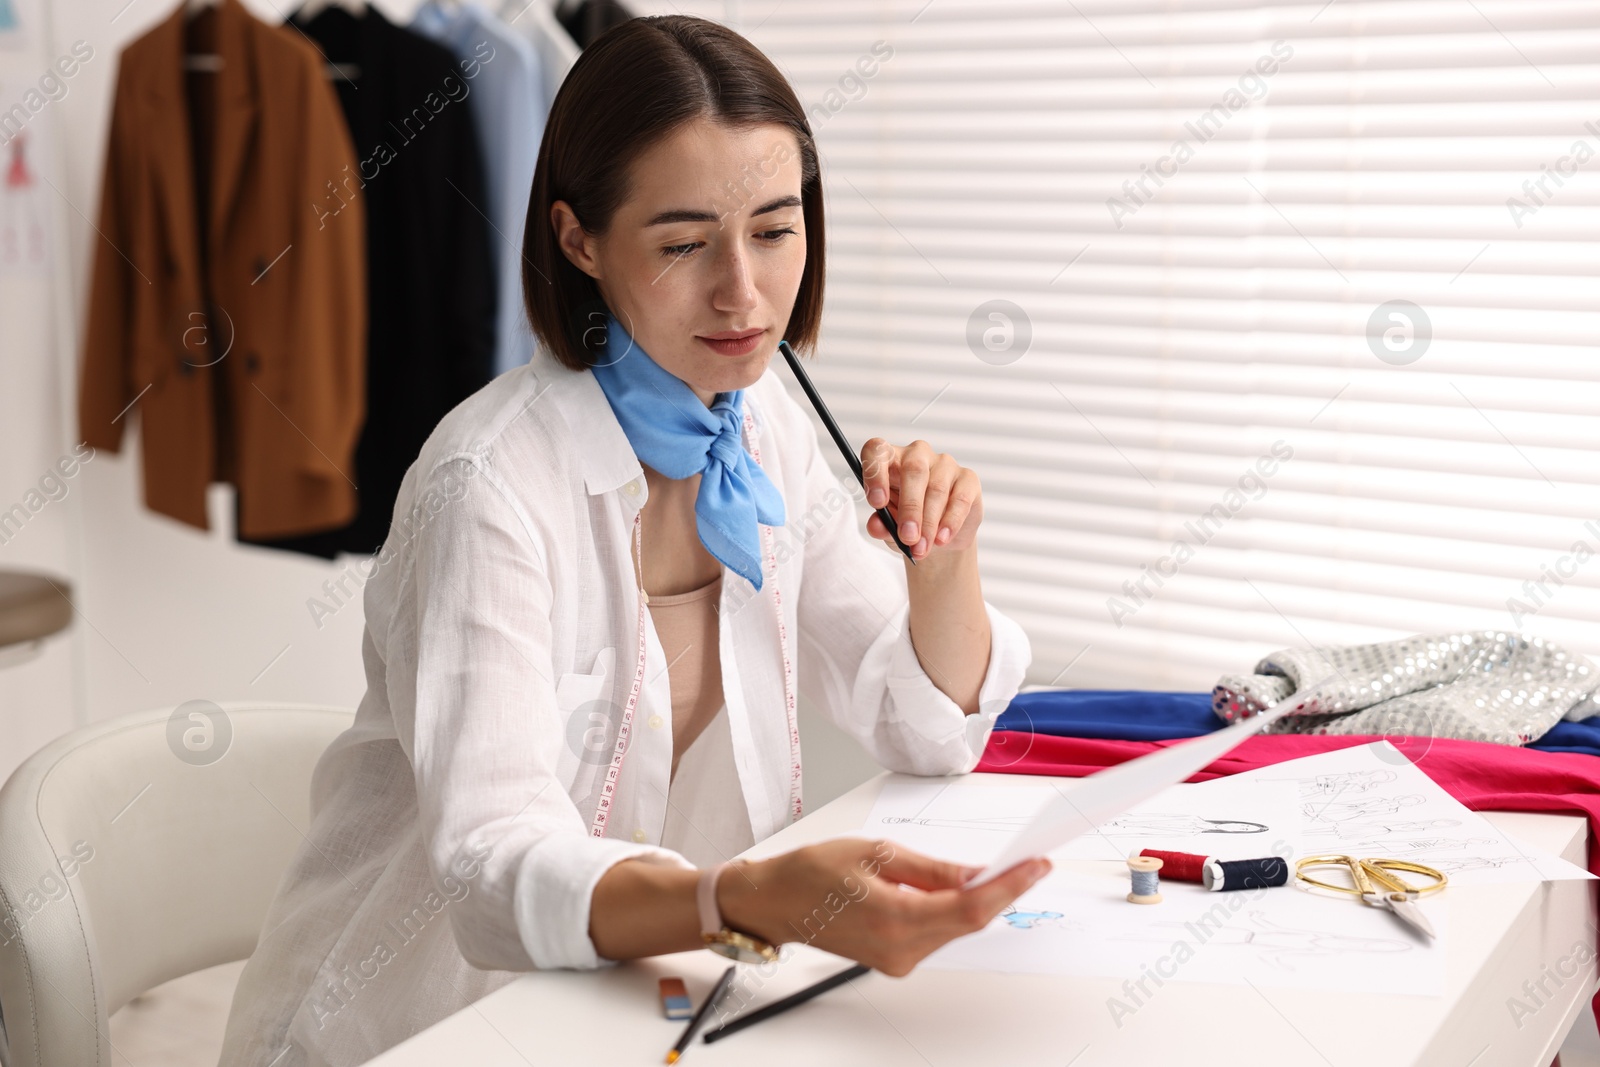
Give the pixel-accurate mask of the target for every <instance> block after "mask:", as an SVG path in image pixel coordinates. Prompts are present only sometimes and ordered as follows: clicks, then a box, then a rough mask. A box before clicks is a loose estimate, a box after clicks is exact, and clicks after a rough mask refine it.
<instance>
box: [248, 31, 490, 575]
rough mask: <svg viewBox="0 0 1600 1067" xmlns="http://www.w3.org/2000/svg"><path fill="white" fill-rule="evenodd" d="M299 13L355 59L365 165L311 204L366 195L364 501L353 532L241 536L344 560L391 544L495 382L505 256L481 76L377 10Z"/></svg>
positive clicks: (341, 89)
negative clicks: (402, 517)
mask: <svg viewBox="0 0 1600 1067" xmlns="http://www.w3.org/2000/svg"><path fill="white" fill-rule="evenodd" d="M290 19H291V21H292V22H293V23H294V25H295V26H297V27H299V28H300V29H301V30H302V31H304V33H305V34H306V35H307V36H308V37H310V38H311V39H312V40H313V41H315V42H316V43H317V45H318V46H319V47H320V48H321V49H322V52H323V54H324V55H325V56H326V57H327V58H328V60H329V61H330V62H331V63H334V64H351V65H353V66H354V67H355V69H354V70H353V71H351V70H346V71H345V73H346V74H348V77H346V76H345V75H344V74H339V73H333V72H331V71H330V76H331V77H332V79H333V84H334V86H335V87H336V89H337V90H338V94H339V102H340V104H341V105H343V108H344V114H345V118H346V120H347V121H348V122H349V124H350V133H351V137H352V139H353V140H354V142H355V147H356V157H357V160H358V170H359V173H343V174H330V175H328V182H329V184H328V186H327V187H326V188H327V197H326V199H325V200H324V201H323V202H322V203H321V204H319V205H316V206H315V207H314V208H313V207H312V206H310V205H307V206H306V207H304V208H302V209H301V210H308V211H310V210H314V211H316V212H317V213H318V215H319V218H320V221H321V223H322V225H323V226H325V227H328V228H332V227H335V226H338V225H339V224H340V222H341V219H340V217H339V211H340V208H341V205H342V204H343V203H344V202H345V201H348V200H349V199H350V198H351V197H352V195H354V191H357V190H359V193H360V195H362V196H363V197H364V198H365V205H366V222H367V297H368V300H367V303H368V333H367V417H366V423H365V425H364V427H363V429H362V431H361V439H360V442H359V443H358V444H357V446H356V459H355V470H354V471H353V472H351V476H352V479H353V480H354V481H355V483H356V486H357V491H358V493H359V495H360V501H361V507H360V511H359V513H358V514H357V516H356V518H355V520H354V521H353V522H352V523H351V524H350V525H349V526H346V527H343V528H341V529H337V530H332V531H328V532H325V533H317V534H310V535H307V536H303V537H295V538H290V539H283V540H272V541H252V540H248V539H245V538H240V539H239V540H241V541H246V543H250V544H257V545H263V546H265V547H269V548H281V549H287V550H290V551H295V552H304V553H307V554H310V555H315V556H322V557H324V558H326V559H332V558H334V557H335V556H336V555H337V554H338V553H339V552H351V553H356V554H362V555H365V554H369V553H373V552H376V551H377V550H378V549H379V548H380V547H381V546H382V545H383V542H384V539H385V538H386V537H387V536H388V533H389V524H390V519H391V517H392V515H393V512H394V504H395V499H396V497H397V495H398V494H399V491H400V482H401V480H402V479H403V478H404V477H405V472H406V470H407V468H409V467H410V466H411V463H412V461H413V460H415V459H416V458H417V454H418V453H419V452H420V451H421V448H422V443H423V442H424V441H426V440H427V438H428V434H429V433H431V432H432V431H433V428H434V426H436V425H437V424H438V422H439V419H440V418H442V417H443V416H444V414H445V413H446V412H448V411H449V410H450V409H451V408H453V407H455V406H456V405H457V404H458V403H460V402H461V401H462V400H464V399H466V397H468V396H469V395H471V394H472V393H473V392H475V391H476V390H477V389H479V388H480V387H482V386H483V385H484V384H485V383H486V382H488V381H489V379H490V378H491V377H493V366H494V346H495V280H494V263H493V260H492V258H491V254H490V246H489V241H490V238H491V231H490V228H489V224H488V221H487V219H486V217H485V215H484V213H483V207H484V205H485V203H486V198H485V194H484V176H483V158H482V155H481V151H480V147H479V144H478V136H477V132H476V129H475V127H474V125H473V121H472V113H471V112H470V111H469V110H468V109H469V108H470V107H471V106H473V101H472V94H473V93H474V92H476V91H478V90H477V83H475V82H474V81H473V80H472V79H470V78H468V77H466V76H465V74H464V71H463V68H462V67H461V66H459V65H458V64H457V63H456V60H455V57H454V56H453V55H452V54H451V53H450V52H449V51H447V50H446V49H445V48H444V47H442V46H441V45H438V44H436V43H434V42H433V41H430V40H428V39H427V38H425V37H423V36H422V35H420V34H418V33H414V32H413V31H411V30H408V29H405V28H403V27H400V26H396V25H395V24H394V23H392V22H390V21H389V20H388V19H386V18H384V17H383V15H381V14H380V13H379V12H378V10H377V9H376V8H375V7H369V8H368V9H367V10H366V12H365V14H363V15H361V16H356V15H352V14H351V13H350V12H349V11H346V10H344V9H343V8H341V7H337V6H332V7H328V8H325V9H324V10H323V11H321V12H319V13H318V14H317V15H316V17H315V18H312V19H310V20H308V21H303V20H301V18H300V16H299V14H298V13H296V14H295V15H292V16H290ZM492 53H493V50H492V46H486V49H485V52H484V58H480V59H479V62H480V63H481V62H493V55H492ZM469 69H473V70H474V72H476V68H469ZM352 82H353V84H352ZM311 236H312V237H315V236H316V234H315V233H313V234H312V235H311ZM515 236H516V237H518V238H520V237H521V234H517V235H515ZM495 239H499V238H495ZM290 254H291V255H293V253H292V252H291V253H290Z"/></svg>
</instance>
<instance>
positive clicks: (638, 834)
mask: <svg viewBox="0 0 1600 1067" xmlns="http://www.w3.org/2000/svg"><path fill="white" fill-rule="evenodd" d="M633 839H634V840H635V841H637V842H639V844H641V845H642V844H644V831H643V830H635V831H634V832H633Z"/></svg>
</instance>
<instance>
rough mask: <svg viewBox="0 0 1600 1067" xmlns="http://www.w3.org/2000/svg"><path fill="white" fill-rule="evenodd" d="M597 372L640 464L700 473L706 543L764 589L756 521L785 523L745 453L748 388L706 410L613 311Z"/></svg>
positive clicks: (699, 509) (779, 499) (778, 498)
mask: <svg viewBox="0 0 1600 1067" xmlns="http://www.w3.org/2000/svg"><path fill="white" fill-rule="evenodd" d="M592 370H593V373H594V376H595V379H596V380H597V381H598V382H599V383H600V388H601V389H602V390H603V391H604V392H605V394H606V399H607V400H609V401H610V402H611V410H612V411H614V412H616V415H617V421H618V422H620V423H621V424H622V430H623V432H624V433H626V434H627V435H628V443H629V444H631V445H632V446H633V452H634V455H636V456H638V457H639V462H641V463H643V464H645V465H646V466H649V467H653V468H655V469H656V470H657V471H660V472H661V473H662V474H664V475H666V476H667V477H668V478H688V477H690V476H692V475H695V474H698V475H700V490H699V493H698V495H697V496H696V497H695V501H694V514H695V528H696V529H697V530H698V531H699V533H700V541H701V543H702V544H704V545H705V546H706V551H708V552H710V553H711V554H712V555H713V556H715V557H716V558H717V559H718V560H720V561H722V563H723V564H724V565H725V566H727V567H728V568H729V569H730V570H732V571H733V572H734V573H736V574H739V575H742V576H743V577H744V578H745V580H746V581H748V582H749V583H750V584H751V585H753V586H755V587H756V588H757V589H760V588H761V581H762V575H761V531H760V529H759V527H758V525H757V524H758V523H764V524H765V525H767V526H782V525H783V496H782V495H781V494H779V492H778V488H777V486H775V485H773V484H772V482H771V481H770V480H768V478H767V473H766V471H764V470H762V469H761V468H760V466H758V465H757V464H756V461H755V460H754V459H753V458H751V456H750V453H749V452H747V451H745V447H744V441H743V440H742V437H741V431H742V429H743V426H744V390H743V389H735V390H734V391H733V392H731V393H718V394H717V395H716V397H715V398H714V399H713V400H712V402H711V406H710V407H709V408H708V407H706V406H705V404H703V403H701V401H700V398H699V397H698V396H696V395H695V393H694V390H693V389H691V388H689V386H688V385H687V384H686V383H685V382H684V381H683V380H682V379H680V378H678V377H677V376H676V375H674V374H673V373H672V372H671V371H669V370H667V369H666V368H665V367H663V366H661V364H659V363H657V362H656V361H655V360H654V359H652V358H650V354H649V353H648V352H646V351H645V350H644V349H643V348H641V347H640V346H639V342H637V341H635V340H634V339H633V338H632V337H630V336H629V335H628V331H627V330H626V329H624V328H623V326H622V323H620V322H618V321H617V317H616V316H615V315H607V316H606V350H605V354H604V356H603V357H602V358H601V359H600V360H599V362H597V363H596V365H595V366H594V367H593V368H592Z"/></svg>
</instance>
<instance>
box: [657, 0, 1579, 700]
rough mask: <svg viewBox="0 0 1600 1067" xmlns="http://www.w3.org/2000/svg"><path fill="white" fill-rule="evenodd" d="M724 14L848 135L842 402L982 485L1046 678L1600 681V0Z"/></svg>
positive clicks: (825, 135)
mask: <svg viewBox="0 0 1600 1067" xmlns="http://www.w3.org/2000/svg"><path fill="white" fill-rule="evenodd" d="M706 6H707V7H709V8H710V10H702V11H699V12H698V13H701V14H706V15H708V16H710V17H714V18H723V19H724V20H725V21H727V22H729V24H730V25H732V26H733V27H734V28H736V29H738V30H739V31H740V32H742V33H744V34H746V35H747V36H749V37H750V38H751V39H752V40H753V41H754V42H755V43H756V44H757V45H758V46H760V47H761V48H762V49H763V50H765V51H766V52H767V54H768V55H770V56H771V57H772V58H773V59H774V60H775V61H776V62H777V63H778V64H779V66H780V67H782V68H783V70H784V71H785V73H786V74H788V75H789V77H790V78H791V80H792V82H793V83H794V85H795V87H796V90H797V92H798V93H799V94H800V96H801V99H802V101H803V102H805V103H806V104H807V105H808V107H809V109H810V111H811V117H812V125H813V129H814V130H815V132H816V135H817V138H818V141H819V144H820V147H821V151H822V156H823V168H824V176H825V181H826V188H827V198H828V212H829V220H828V222H829V227H828V259H829V262H828V273H829V278H828V297H827V313H826V319H825V321H826V326H825V330H824V333H823V342H822V345H821V349H820V358H819V359H817V360H816V361H814V362H813V363H812V364H811V368H812V371H811V372H812V374H813V376H814V378H815V379H816V381H817V384H818V388H819V389H820V390H821V391H822V393H823V395H824V396H825V397H827V398H828V401H829V404H830V406H831V407H832V408H833V410H834V412H835V414H836V415H837V416H838V417H839V419H840V422H841V424H842V425H843V426H844V428H845V431H846V433H847V434H849V435H850V436H851V438H852V440H854V441H855V442H856V443H857V446H858V447H859V444H860V443H861V442H862V441H864V440H865V439H866V438H867V437H869V436H872V435H874V434H880V435H883V436H885V437H888V438H889V439H890V440H893V441H896V442H898V443H904V442H908V441H910V440H912V439H914V438H917V437H920V438H924V439H926V440H928V441H929V442H931V443H932V444H933V445H934V446H935V447H936V448H938V449H940V450H942V451H947V452H950V453H952V454H953V455H955V456H956V457H957V458H958V459H960V460H961V461H962V462H963V463H965V464H966V465H968V466H971V467H974V468H975V469H977V470H978V471H979V472H980V474H981V475H982V477H983V482H984V487H985V508H986V514H985V520H984V525H983V533H982V535H981V539H980V543H981V545H982V546H983V547H982V562H983V580H984V591H985V595H986V596H987V597H988V598H989V599H990V600H991V601H993V602H995V603H996V604H997V605H998V606H1000V607H1001V608H1002V609H1003V610H1005V611H1006V612H1008V613H1009V614H1011V615H1012V617H1014V618H1016V619H1017V620H1018V621H1019V622H1020V623H1022V625H1024V626H1025V627H1026V628H1027V630H1028V632H1029V634H1030V636H1031V637H1032V640H1033V645H1034V666H1033V670H1032V672H1031V675H1030V678H1029V681H1030V683H1034V684H1044V685H1052V684H1053V685H1061V686H1079V687H1089V686H1108V687H1121V686H1127V687H1144V688H1174V689H1207V688H1209V687H1210V686H1211V685H1212V684H1213V683H1214V682H1215V681H1216V678H1217V676H1218V675H1219V674H1221V673H1223V672H1237V671H1241V670H1247V669H1249V668H1250V667H1252V666H1253V665H1254V664H1255V663H1256V662H1257V660H1258V659H1260V658H1261V657H1263V656H1265V655H1266V654H1268V653H1270V652H1272V651H1274V650H1276V649H1279V648H1283V647H1287V646H1292V645H1306V644H1345V643H1357V642H1364V641H1372V640H1382V639H1386V638H1392V637H1399V636H1403V635H1406V634H1410V633H1419V632H1431V631H1449V630H1459V629H1464V628H1479V627H1482V628H1494V629H1501V630H1505V629H1520V630H1526V631H1529V632H1532V633H1536V634H1541V635H1543V636H1546V637H1548V638H1551V639H1554V640H1556V641H1559V642H1562V643H1564V644H1566V645H1568V647H1570V648H1573V649H1575V650H1577V651H1581V652H1585V653H1588V654H1590V655H1595V654H1600V627H1597V625H1596V624H1597V622H1600V459H1597V457H1600V418H1597V415H1600V314H1597V311H1596V305H1597V298H1600V247H1597V243H1596V242H1597V239H1600V5H1597V4H1594V3H1593V2H1589V0H1571V2H1557V0H1506V2H1497V0H1410V2H1401V0H1395V2H1377V3H1357V2H1354V0H1332V2H1323V0H1316V2H1313V3H1307V4H1282V5H1269V4H1248V3H1239V2H1228V0H1210V2H1204V0H1201V2H1191V3H1183V2H1161V3H1156V2H1153V0H1018V2H993V0H983V2H978V0H967V2H957V0H934V2H932V3H925V2H923V0H906V2H896V3H871V2H865V0H807V2H806V3H804V4H785V3H760V4H757V3H744V4H739V5H738V6H737V7H736V8H730V9H729V10H727V11H724V10H723V9H722V7H721V5H715V4H713V5H706ZM683 10H688V9H683ZM886 53H887V54H886ZM869 72H870V73H869ZM779 373H780V374H782V375H784V376H785V377H787V373H786V371H784V370H783V368H782V367H781V366H780V368H779ZM790 384H791V386H792V384H793V383H790ZM796 395H797V396H798V395H799V393H798V389H796ZM827 451H830V452H831V451H832V450H831V449H829V450H827ZM838 469H839V471H840V473H841V475H843V472H844V467H843V464H842V463H841V464H839V466H838Z"/></svg>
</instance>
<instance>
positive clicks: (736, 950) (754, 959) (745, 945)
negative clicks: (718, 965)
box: [706, 930, 778, 963]
mask: <svg viewBox="0 0 1600 1067" xmlns="http://www.w3.org/2000/svg"><path fill="white" fill-rule="evenodd" d="M758 945H759V946H762V947H765V949H766V951H765V952H763V951H761V949H760V948H758V947H757V946H758ZM706 948H708V949H710V950H711V951H712V952H715V953H716V954H717V955H719V956H726V957H727V958H728V959H730V960H734V961H736V962H738V963H764V962H768V961H771V960H775V959H777V958H778V952H777V950H776V949H774V948H773V947H772V946H770V945H767V944H766V943H765V942H757V941H755V940H753V939H752V938H749V937H746V936H745V935H744V934H741V933H736V932H734V931H731V930H725V931H723V933H722V934H721V935H719V937H718V939H710V938H708V939H707V940H706Z"/></svg>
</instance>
